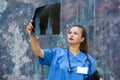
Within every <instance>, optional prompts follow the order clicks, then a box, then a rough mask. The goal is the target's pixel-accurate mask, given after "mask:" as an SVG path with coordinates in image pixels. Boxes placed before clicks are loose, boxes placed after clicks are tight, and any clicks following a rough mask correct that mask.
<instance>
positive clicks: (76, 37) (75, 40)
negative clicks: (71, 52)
mask: <svg viewBox="0 0 120 80" xmlns="http://www.w3.org/2000/svg"><path fill="white" fill-rule="evenodd" d="M82 30H83V29H82V28H79V27H76V26H74V27H72V28H71V29H70V30H69V32H68V36H67V40H68V43H69V44H80V43H81V42H83V41H84V37H81V36H82Z"/></svg>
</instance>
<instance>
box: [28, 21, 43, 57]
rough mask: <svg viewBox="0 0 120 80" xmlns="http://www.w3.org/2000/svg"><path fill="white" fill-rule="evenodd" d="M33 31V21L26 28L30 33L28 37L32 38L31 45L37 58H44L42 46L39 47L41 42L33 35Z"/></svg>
mask: <svg viewBox="0 0 120 80" xmlns="http://www.w3.org/2000/svg"><path fill="white" fill-rule="evenodd" d="M32 29H33V26H32V21H31V22H30V23H29V24H28V26H27V28H26V31H27V32H28V35H29V37H30V43H31V47H32V50H33V52H34V54H35V55H36V56H39V57H41V58H44V52H43V50H42V49H41V48H40V45H39V42H38V40H37V38H36V35H35V34H31V31H32Z"/></svg>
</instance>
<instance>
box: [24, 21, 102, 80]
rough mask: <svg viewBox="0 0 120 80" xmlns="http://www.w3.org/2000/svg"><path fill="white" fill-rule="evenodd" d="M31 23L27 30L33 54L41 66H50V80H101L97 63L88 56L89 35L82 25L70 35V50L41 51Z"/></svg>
mask: <svg viewBox="0 0 120 80" xmlns="http://www.w3.org/2000/svg"><path fill="white" fill-rule="evenodd" d="M32 29H33V26H32V24H31V22H30V23H29V25H28V26H27V28H26V30H27V32H28V34H29V37H30V42H31V47H32V49H33V52H34V54H35V55H36V56H38V58H39V62H40V64H43V65H50V71H49V75H48V80H100V78H99V75H98V72H97V69H96V63H95V60H94V58H93V57H91V56H90V55H89V54H88V45H87V35H86V31H85V29H84V28H83V27H82V26H80V25H74V26H72V27H71V28H70V30H69V33H68V37H67V40H68V43H69V48H68V49H62V48H54V49H41V48H40V46H39V43H38V40H37V39H36V36H35V35H34V34H32V35H31V31H32Z"/></svg>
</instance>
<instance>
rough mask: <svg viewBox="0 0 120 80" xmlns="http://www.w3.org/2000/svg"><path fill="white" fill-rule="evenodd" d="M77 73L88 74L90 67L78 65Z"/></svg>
mask: <svg viewBox="0 0 120 80" xmlns="http://www.w3.org/2000/svg"><path fill="white" fill-rule="evenodd" d="M77 73H81V74H88V67H77Z"/></svg>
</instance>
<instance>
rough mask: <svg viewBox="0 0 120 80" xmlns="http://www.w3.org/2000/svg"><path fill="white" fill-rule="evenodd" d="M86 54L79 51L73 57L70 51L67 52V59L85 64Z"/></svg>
mask: <svg viewBox="0 0 120 80" xmlns="http://www.w3.org/2000/svg"><path fill="white" fill-rule="evenodd" d="M86 55H87V54H86V53H84V52H82V51H80V52H79V53H78V54H77V55H74V54H73V53H72V52H71V51H69V57H70V58H71V59H77V60H80V61H81V62H85V61H86V59H87V56H86Z"/></svg>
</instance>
